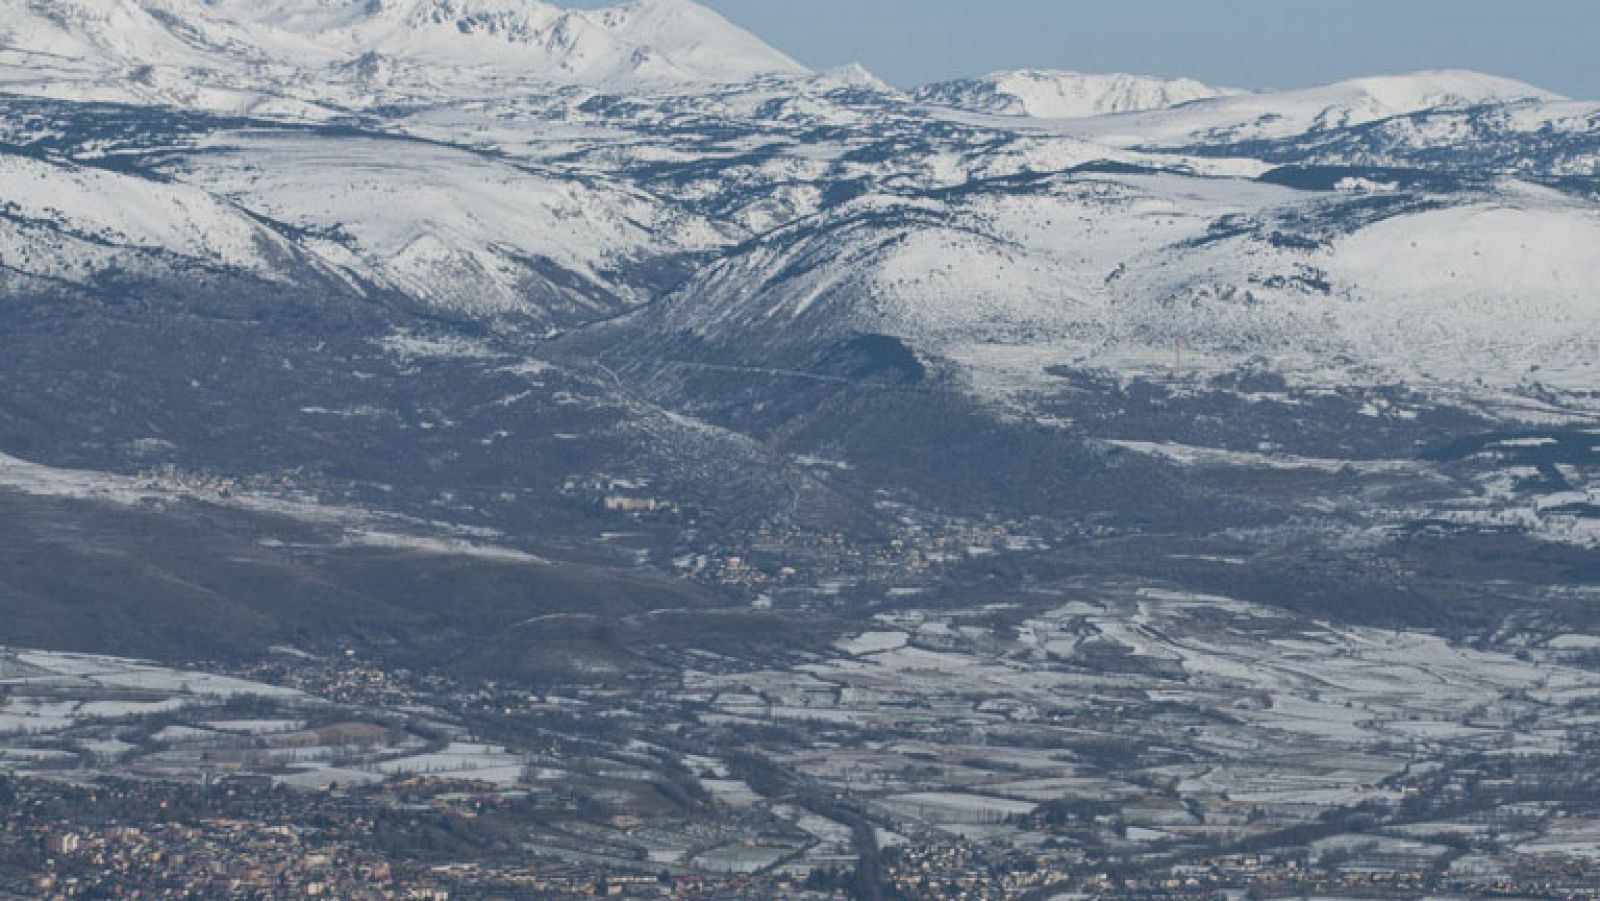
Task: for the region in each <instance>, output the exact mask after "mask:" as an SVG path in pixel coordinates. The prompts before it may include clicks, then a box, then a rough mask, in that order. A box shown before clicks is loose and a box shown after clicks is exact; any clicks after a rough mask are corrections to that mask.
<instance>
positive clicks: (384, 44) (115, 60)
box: [0, 0, 806, 115]
mask: <svg viewBox="0 0 1600 901" xmlns="http://www.w3.org/2000/svg"><path fill="white" fill-rule="evenodd" d="M805 71H806V70H805V69H804V67H802V66H800V65H799V64H798V63H796V62H794V61H793V60H792V59H790V58H788V57H787V56H785V55H784V54H782V53H780V52H779V51H777V50H775V49H773V48H772V47H770V46H768V45H767V44H765V43H763V42H762V41H760V40H759V39H757V38H755V37H754V36H752V35H750V34H749V33H748V32H745V31H743V30H742V29H739V28H738V27H736V26H734V25H733V24H731V23H729V22H728V21H727V20H726V19H723V18H722V17H721V16H719V15H717V14H716V13H715V12H712V11H711V10H709V9H706V8H705V7H703V6H699V5H697V4H694V3H692V2H689V0H632V2H628V3H624V4H621V5H617V6H612V7H607V8H602V9H595V10H574V9H562V8H559V7H556V6H552V5H550V4H546V3H541V2H538V0H265V2H255V0H4V2H3V3H0V90H6V91H10V92H15V93H26V94H39V95H44V96H52V97H60V98H64V99H85V100H110V101H116V102H148V101H155V102H162V103H175V104H178V105H182V106H186V107H190V108H204V109H216V110H224V111H247V112H252V113H266V114H274V115H281V114H290V115H294V114H301V115H314V114H315V111H316V110H318V109H319V108H349V107H353V106H354V107H359V106H364V105H366V104H368V103H373V102H384V101H386V100H391V99H394V97H395V96H406V95H418V94H420V95H429V94H435V95H436V94H439V93H448V91H447V89H448V88H450V87H452V86H454V87H456V88H460V89H461V93H462V94H463V95H466V96H473V92H474V90H475V89H476V90H477V91H481V90H482V89H483V88H484V87H485V86H486V85H490V84H500V85H502V86H503V85H504V84H505V83H507V82H509V83H518V84H524V85H527V84H530V83H540V82H542V83H545V84H556V85H590V86H596V87H600V86H604V87H607V88H611V89H616V88H638V87H641V86H646V85H648V86H653V87H665V86H671V85H679V86H682V85H693V84H711V83H725V82H743V81H748V80H750V79H753V78H757V77H760V76H766V75H778V76H796V75H803V74H805ZM480 96H481V95H480Z"/></svg>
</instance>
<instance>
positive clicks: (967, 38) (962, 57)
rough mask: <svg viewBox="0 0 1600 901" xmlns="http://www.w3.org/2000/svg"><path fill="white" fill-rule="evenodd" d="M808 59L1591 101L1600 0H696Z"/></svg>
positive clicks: (882, 68)
mask: <svg viewBox="0 0 1600 901" xmlns="http://www.w3.org/2000/svg"><path fill="white" fill-rule="evenodd" d="M701 2H703V3H705V4H706V5H708V6H711V7H712V8H714V9H716V10H718V11H719V12H721V13H722V14H724V15H726V16H727V17H729V18H730V19H732V20H734V21H735V22H737V23H739V24H740V25H742V26H744V27H745V28H747V29H749V30H751V31H754V32H756V33H757V34H758V35H760V36H761V37H763V38H765V39H766V40H767V41H769V42H770V43H772V44H775V45H777V46H778V47H780V48H781V49H783V50H785V51H787V52H788V53H790V54H791V55H793V56H795V57H796V58H798V59H799V60H800V61H801V62H804V63H806V64H807V65H810V66H813V67H819V68H821V67H827V66H832V65H837V64H840V63H845V62H860V63H862V64H864V65H866V66H867V68H869V69H871V70H873V71H874V72H876V73H878V74H879V75H880V76H882V77H884V78H885V79H887V80H889V81H891V82H894V83H896V84H899V85H902V86H910V85H915V84H920V83H924V82H927V81H931V80H937V79H941V78H948V77H952V76H960V75H968V74H977V73H982V72H987V71H991V70H994V69H1002V68H1020V67H1027V66H1033V67H1053V68H1065V69H1078V70H1083V71H1129V72H1136V73H1139V74H1150V75H1192V76H1194V77H1197V78H1200V79H1202V80H1205V81H1210V82H1212V83H1215V84H1222V85H1229V86H1235V87H1241V88H1264V87H1298V86H1303V85H1308V84H1316V83H1322V82H1327V81H1334V80H1337V79H1340V78H1345V77H1350V76H1354V75H1369V74H1382V73H1393V72H1405V71H1411V70H1415V69H1424V68H1444V67H1459V68H1470V69H1479V70H1483V71H1487V72H1492V73H1495V74H1499V75H1506V76H1509V77H1513V78H1520V79H1523V80H1525V81H1531V82H1533V83H1535V84H1538V85H1540V86H1541V87H1546V88H1549V89H1551V90H1555V91H1559V92H1561V93H1564V94H1569V95H1572V96H1576V97H1582V98H1585V99H1596V100H1600V0H1495V2H1490V0H1316V2H1302V0H701Z"/></svg>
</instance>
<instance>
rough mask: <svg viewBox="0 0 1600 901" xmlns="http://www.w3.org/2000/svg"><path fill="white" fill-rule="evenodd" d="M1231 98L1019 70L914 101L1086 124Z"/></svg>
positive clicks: (1136, 79) (1184, 83) (930, 91)
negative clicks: (1113, 115) (1101, 118)
mask: <svg viewBox="0 0 1600 901" xmlns="http://www.w3.org/2000/svg"><path fill="white" fill-rule="evenodd" d="M1236 93H1238V92H1237V91H1230V90H1226V89H1222V88H1213V87H1210V86H1208V85H1204V84H1201V83H1200V82H1198V81H1195V80H1193V79H1189V78H1178V79H1158V78H1144V77H1140V76H1137V75H1120V74H1118V75H1092V74H1083V73H1079V72H1059V71H1051V70H1037V69H1019V70H1016V71H1012V72H995V73H992V74H990V75H986V76H983V77H982V78H972V79H962V80H958V81H947V82H941V83H938V84H932V85H928V86H927V87H924V88H922V89H920V90H918V91H917V93H916V96H917V99H918V100H921V101H923V102H925V103H934V104H941V105H944V106H950V107H955V108H956V109H963V110H970V111H973V112H981V113H994V114H997V115H1002V116H1033V117H1036V118H1042V119H1086V118H1090V117H1093V116H1104V115H1108V114H1111V113H1131V112H1141V111H1144V110H1158V109H1167V108H1169V107H1174V106H1179V105H1181V104H1185V103H1190V102H1193V101H1195V100H1205V99H1209V98H1212V97H1220V96H1224V95H1227V94H1236Z"/></svg>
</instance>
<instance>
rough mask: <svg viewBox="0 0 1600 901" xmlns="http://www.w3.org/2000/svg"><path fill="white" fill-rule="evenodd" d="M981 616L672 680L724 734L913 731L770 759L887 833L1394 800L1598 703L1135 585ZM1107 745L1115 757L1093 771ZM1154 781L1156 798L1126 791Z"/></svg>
mask: <svg viewBox="0 0 1600 901" xmlns="http://www.w3.org/2000/svg"><path fill="white" fill-rule="evenodd" d="M979 616H980V612H978V611H974V612H971V613H967V614H963V613H954V614H951V613H945V614H934V613H906V614H895V615H885V616H884V617H881V618H880V619H881V620H882V621H881V624H880V626H879V628H878V629H876V630H874V631H870V632H866V633H863V634H862V635H860V636H859V637H857V638H855V639H852V640H849V641H846V642H843V643H841V645H840V649H841V651H843V652H845V656H841V657H839V658H837V659H833V660H828V661H824V662H818V663H814V664H803V665H800V666H797V667H795V668H793V669H789V670H769V671H756V672H749V673H739V674H725V675H712V674H695V673H691V674H689V675H688V676H687V677H686V680H685V690H686V691H688V692H691V693H694V694H696V695H704V694H707V693H709V694H711V695H712V697H713V698H714V701H713V706H714V707H715V708H717V709H718V710H719V711H720V712H721V714H722V715H723V716H725V717H728V718H731V719H732V720H738V719H748V720H750V721H752V722H755V721H762V720H767V719H770V718H777V717H791V718H795V719H805V720H809V721H811V722H814V723H819V724H826V723H834V724H844V725H848V726H849V727H850V728H860V729H878V730H893V731H895V732H898V733H906V732H922V733H924V734H926V735H927V737H928V740H927V741H926V742H899V743H894V744H889V745H874V744H870V743H869V744H866V745H863V746H858V747H853V748H850V749H848V750H842V749H838V748H832V749H830V748H829V746H828V744H827V743H825V740H819V742H818V744H817V746H816V747H815V748H814V749H812V750H810V751H807V750H803V749H802V750H797V751H796V752H795V753H794V754H793V755H792V756H791V757H790V758H789V759H788V760H787V763H789V764H790V765H792V766H794V767H796V768H798V769H800V770H801V771H803V772H806V773H808V774H810V775H812V776H814V777H815V778H817V779H819V780H821V781H823V782H824V783H826V784H831V785H835V786H838V787H839V788H841V789H849V790H851V791H854V792H858V793H867V794H871V795H873V796H874V797H878V798H879V799H880V802H881V804H882V808H883V810H884V811H886V812H887V813H889V814H891V815H892V816H895V817H899V818H907V819H910V820H913V821H916V822H919V823H922V824H925V825H929V826H935V827H943V828H950V829H952V830H955V831H962V830H964V829H969V828H971V827H974V826H982V827H984V828H985V830H992V829H993V828H1001V827H1003V826H1004V824H1005V823H1006V822H1007V821H1008V820H1009V819H1010V818H1014V817H1020V816H1023V815H1026V814H1027V813H1029V812H1031V811H1032V810H1033V809H1034V807H1035V806H1036V805H1037V804H1039V803H1040V802H1045V801H1054V800H1059V799H1063V798H1067V799H1073V798H1077V799H1083V800H1086V801H1087V800H1093V801H1096V802H1106V801H1110V802H1113V803H1116V804H1118V805H1120V806H1121V808H1122V816H1123V818H1124V819H1125V820H1126V821H1127V822H1128V823H1129V824H1131V825H1139V826H1141V827H1144V828H1147V829H1149V830H1155V831H1159V832H1161V833H1162V834H1168V833H1173V832H1174V831H1175V832H1176V833H1177V834H1180V835H1182V834H1189V833H1193V832H1195V830H1197V829H1201V828H1202V827H1201V826H1200V824H1199V821H1194V820H1190V819H1186V817H1187V815H1185V816H1175V815H1174V814H1173V813H1172V812H1171V810H1170V807H1169V806H1167V805H1168V804H1170V803H1179V802H1181V803H1182V804H1188V805H1190V809H1191V810H1204V811H1206V814H1205V817H1206V820H1207V821H1208V822H1215V823H1226V822H1228V821H1229V818H1230V817H1232V816H1234V815H1236V814H1237V813H1238V812H1239V811H1241V810H1244V809H1248V808H1251V807H1255V808H1263V809H1269V810H1272V811H1275V816H1278V817H1287V818H1289V819H1290V820H1291V821H1293V820H1302V821H1308V820H1314V819H1315V818H1316V817H1317V816H1319V815H1320V814H1321V813H1322V812H1326V811H1328V810H1331V809H1335V808H1340V807H1348V806H1353V805H1357V804H1360V803H1363V802H1368V801H1387V802H1390V803H1397V802H1398V801H1399V800H1400V798H1401V794H1400V792H1399V790H1398V789H1397V788H1396V787H1394V786H1393V785H1392V784H1390V781H1389V780H1391V779H1393V778H1395V777H1397V776H1399V775H1401V774H1403V773H1406V772H1409V771H1410V770H1411V769H1413V768H1419V767H1424V766H1426V765H1428V764H1429V763H1430V762H1440V761H1447V760H1451V759H1454V758H1457V757H1460V756H1463V755H1468V754H1472V753H1479V752H1486V753H1494V752H1499V751H1503V750H1504V749H1508V748H1515V749H1516V750H1515V753H1518V754H1522V755H1535V756H1546V757H1550V758H1556V757H1559V755H1562V754H1563V753H1565V752H1566V751H1567V750H1569V749H1570V747H1571V745H1570V742H1571V741H1573V737H1574V736H1575V735H1577V734H1580V733H1579V732H1578V731H1574V730H1581V729H1582V728H1583V726H1582V724H1583V723H1585V722H1587V714H1586V712H1585V711H1586V705H1587V703H1588V701H1589V699H1591V698H1593V697H1594V696H1595V693H1596V692H1597V691H1600V675H1597V674H1595V673H1594V672H1592V671H1589V670H1585V669H1579V668H1575V667H1570V666H1567V665H1564V664H1562V663H1560V662H1559V653H1555V654H1550V655H1534V656H1529V657H1527V658H1526V659H1519V658H1518V657H1515V656H1512V655H1510V654H1508V653H1499V652H1491V651H1483V650H1476V649H1472V648H1468V647H1464V646H1460V645H1455V644H1451V643H1450V642H1447V641H1445V640H1444V639H1442V638H1438V637H1435V636H1432V635H1428V634H1426V633H1421V632H1398V631H1390V630H1383V629H1374V628H1360V627H1351V626H1341V625H1335V624H1331V623H1327V622H1320V621H1316V620H1310V619H1305V618H1302V617H1298V616H1294V615H1291V614H1286V613H1283V612H1280V611H1276V610H1271V609H1268V608H1265V607H1261V606H1258V605H1254V604H1249V603H1243V602H1239V601H1235V600H1232V599H1229V598H1223V597H1213V596H1205V595H1196V594H1189V593H1181V592H1173V591H1167V590H1161V589H1153V588H1146V589H1137V590H1132V589H1130V590H1125V591H1124V590H1105V591H1100V592H1088V593H1085V594H1084V597H1083V598H1082V599H1081V600H1075V601H1071V602H1069V603H1062V604H1061V605H1059V606H1058V607H1057V608H1056V609H1055V610H1054V612H1051V613H1049V614H1048V615H1044V616H1039V617H1033V618H1029V619H1027V620H1026V621H1024V622H1023V623H1021V624H1020V625H1019V626H1017V627H1015V628H1014V629H1013V630H1010V631H1007V632H995V631H990V630H988V629H984V628H975V627H973V626H971V625H966V624H965V623H966V622H970V621H971V620H973V619H977V618H978V617H979ZM819 728H825V727H819ZM1044 736H1049V738H1048V739H1044ZM1105 743H1112V744H1116V745H1118V746H1122V747H1124V748H1125V750H1123V751H1122V752H1121V753H1120V755H1116V756H1113V757H1109V758H1099V757H1096V756H1095V753H1097V752H1094V751H1093V749H1095V748H1097V747H1100V746H1101V745H1103V744H1105ZM1154 748H1161V749H1165V750H1164V751H1162V752H1160V753H1157V752H1155V751H1153V750H1149V749H1154ZM1140 749H1146V750H1140ZM1144 754H1149V755H1150V757H1151V761H1150V762H1149V763H1139V762H1137V761H1139V760H1142V759H1144V758H1143V756H1142V755H1144ZM1163 756H1170V757H1171V758H1172V759H1169V760H1162V759H1161V758H1162V757H1163ZM913 771H915V773H916V774H915V775H912V773H913ZM1158 774H1159V775H1158ZM1152 779H1155V780H1157V781H1161V782H1163V783H1170V785H1171V786H1172V789H1171V791H1172V794H1170V795H1167V794H1161V793H1156V794H1152V792H1151V791H1150V790H1149V789H1148V788H1147V787H1143V786H1147V785H1148V784H1149V783H1150V781H1151V780H1152ZM1163 798H1166V799H1167V800H1166V801H1163V800H1162V799H1163ZM1180 809H1181V808H1180ZM1207 828H1209V827H1207Z"/></svg>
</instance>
